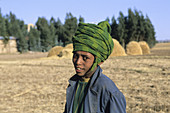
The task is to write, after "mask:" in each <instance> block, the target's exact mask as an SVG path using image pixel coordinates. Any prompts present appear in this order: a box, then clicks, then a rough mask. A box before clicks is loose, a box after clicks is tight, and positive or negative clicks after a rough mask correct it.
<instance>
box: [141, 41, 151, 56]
mask: <svg viewBox="0 0 170 113" xmlns="http://www.w3.org/2000/svg"><path fill="white" fill-rule="evenodd" d="M139 45H140V47H141V49H142V53H143V55H146V54H150V48H149V46H148V44H147V42H145V41H140V42H139Z"/></svg>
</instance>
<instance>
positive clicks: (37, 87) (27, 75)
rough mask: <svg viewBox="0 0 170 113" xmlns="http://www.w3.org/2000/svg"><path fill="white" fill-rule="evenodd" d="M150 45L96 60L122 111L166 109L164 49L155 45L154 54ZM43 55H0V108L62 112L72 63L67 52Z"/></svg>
mask: <svg viewBox="0 0 170 113" xmlns="http://www.w3.org/2000/svg"><path fill="white" fill-rule="evenodd" d="M164 46H167V47H164ZM159 47H160V45H159V44H158V45H157V46H155V48H159ZM155 48H152V50H151V54H150V55H145V56H122V57H113V58H109V59H108V60H107V61H106V62H105V63H104V64H102V66H101V67H102V69H103V72H104V74H106V75H107V76H109V77H110V78H111V79H112V80H113V81H114V82H115V84H116V85H117V86H118V87H119V89H120V90H121V91H122V92H123V94H124V95H125V97H126V101H127V113H155V112H157V113H169V112H170V100H169V98H170V95H169V94H170V63H169V62H170V54H167V53H168V51H170V49H166V51H165V49H161V50H164V54H165V55H166V56H165V55H163V54H161V56H160V55H159V52H160V51H161V50H159V52H158V53H157V51H156V50H157V49H155ZM161 48H169V44H167V45H166V44H165V45H164V44H162V45H161ZM152 52H153V53H152ZM46 56H47V53H32V54H22V55H20V54H11V55H7V54H1V55H0V91H1V92H0V103H1V104H0V113H62V112H63V110H64V104H65V95H66V91H65V90H66V87H67V85H68V79H69V78H70V77H71V76H72V75H73V74H74V68H73V65H72V62H71V59H70V58H69V59H55V58H42V57H46Z"/></svg>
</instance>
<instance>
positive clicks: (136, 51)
mask: <svg viewBox="0 0 170 113" xmlns="http://www.w3.org/2000/svg"><path fill="white" fill-rule="evenodd" d="M126 53H127V54H128V55H142V49H141V47H140V45H139V43H138V42H136V41H131V42H129V43H128V44H127V45H126Z"/></svg>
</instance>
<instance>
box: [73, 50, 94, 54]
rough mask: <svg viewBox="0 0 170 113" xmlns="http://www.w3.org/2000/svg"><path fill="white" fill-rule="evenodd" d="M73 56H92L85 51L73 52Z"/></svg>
mask: <svg viewBox="0 0 170 113" xmlns="http://www.w3.org/2000/svg"><path fill="white" fill-rule="evenodd" d="M73 54H78V55H93V54H91V53H90V52H87V51H74V52H73Z"/></svg>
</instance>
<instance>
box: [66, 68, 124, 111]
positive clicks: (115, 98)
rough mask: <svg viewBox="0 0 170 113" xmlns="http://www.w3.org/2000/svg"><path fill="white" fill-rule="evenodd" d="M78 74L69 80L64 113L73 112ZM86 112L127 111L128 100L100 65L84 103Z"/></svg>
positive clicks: (91, 81)
mask: <svg viewBox="0 0 170 113" xmlns="http://www.w3.org/2000/svg"><path fill="white" fill-rule="evenodd" d="M77 80H78V76H77V75H74V76H73V77H72V78H71V79H70V80H69V86H68V88H67V94H66V105H65V111H64V113H72V108H73V101H74V94H75V90H76V82H77ZM84 104H85V105H84V113H126V100H125V97H124V95H123V94H122V92H120V91H119V89H118V88H117V87H116V85H115V84H114V82H113V81H112V80H111V79H110V78H108V77H107V76H106V75H104V74H103V73H102V69H101V68H100V66H98V68H97V70H96V72H95V73H94V75H93V76H92V78H91V80H90V84H89V88H88V92H87V95H86V97H85V103H84Z"/></svg>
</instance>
